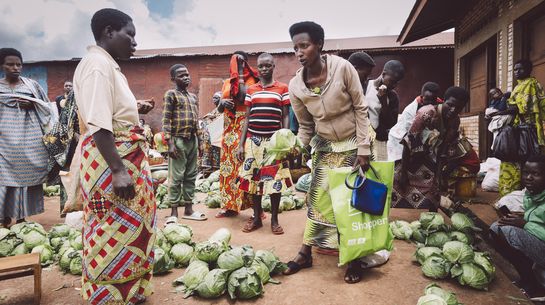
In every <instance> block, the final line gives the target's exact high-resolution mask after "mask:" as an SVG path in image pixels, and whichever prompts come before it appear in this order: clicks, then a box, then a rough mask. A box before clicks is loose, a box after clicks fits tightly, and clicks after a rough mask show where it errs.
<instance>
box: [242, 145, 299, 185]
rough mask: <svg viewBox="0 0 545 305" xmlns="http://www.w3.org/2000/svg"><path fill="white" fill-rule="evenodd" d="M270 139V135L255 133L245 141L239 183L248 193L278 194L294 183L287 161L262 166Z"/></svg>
mask: <svg viewBox="0 0 545 305" xmlns="http://www.w3.org/2000/svg"><path fill="white" fill-rule="evenodd" d="M269 141H270V138H268V137H260V136H255V135H253V136H251V137H249V138H248V139H246V143H244V144H245V145H244V156H245V157H244V162H243V164H242V166H241V167H240V170H239V185H240V189H242V190H243V191H244V192H246V193H249V194H253V195H259V196H262V195H271V194H278V193H282V192H284V191H285V190H287V189H288V188H290V187H291V186H292V185H293V183H292V181H291V174H290V169H289V164H287V162H276V164H272V165H267V166H261V163H262V161H263V159H264V157H265V149H266V147H267V145H268V143H269Z"/></svg>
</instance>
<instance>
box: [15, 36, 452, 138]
mask: <svg viewBox="0 0 545 305" xmlns="http://www.w3.org/2000/svg"><path fill="white" fill-rule="evenodd" d="M396 39H397V36H380V37H364V38H350V39H329V40H326V42H325V46H324V51H325V52H327V53H331V54H337V55H339V56H342V57H345V58H347V57H348V56H349V55H350V54H351V53H352V52H355V51H361V50H364V51H367V52H368V53H369V54H371V55H372V56H373V57H374V59H375V61H376V63H377V67H376V68H375V70H374V71H373V76H377V75H379V74H380V72H381V69H382V66H383V65H384V63H385V62H386V61H387V60H390V59H398V60H400V61H401V62H403V64H404V65H405V67H406V70H407V74H406V76H405V79H404V80H403V81H402V82H401V83H400V85H399V87H398V89H397V90H398V93H399V95H400V102H401V107H404V106H405V105H407V104H408V103H409V102H411V101H412V100H413V99H414V97H415V96H416V95H418V94H419V93H420V87H421V86H422V84H423V83H425V82H426V81H429V80H433V81H436V82H438V83H439V84H440V85H441V87H442V88H443V89H446V88H447V87H448V86H450V85H452V83H453V75H454V72H453V66H452V64H451V63H452V60H453V54H454V45H453V39H454V35H453V33H441V34H437V35H432V36H430V37H426V38H424V39H420V40H417V41H414V42H411V43H407V44H405V45H401V44H400V43H399V42H397V41H396ZM236 50H243V51H246V52H247V53H249V54H250V60H249V61H250V64H252V65H254V66H255V63H256V59H257V56H258V55H259V54H260V53H261V52H269V53H271V54H273V55H274V57H275V61H276V70H275V78H276V79H278V80H279V81H282V82H286V83H287V82H289V80H290V79H291V78H292V77H293V76H294V75H295V72H296V71H297V69H299V68H300V64H299V62H298V61H297V60H296V58H295V56H294V55H293V46H292V44H291V42H281V43H259V44H243V45H228V46H208V47H189V48H170V49H153V50H139V51H137V52H136V54H135V57H133V58H131V59H130V60H129V61H126V62H121V63H120V66H121V70H122V71H123V73H124V74H125V75H126V77H127V79H128V81H129V85H130V87H131V89H132V90H133V92H134V94H135V95H136V97H137V98H139V99H144V98H151V97H153V98H154V99H155V101H156V108H155V109H154V110H153V111H151V112H150V113H149V114H147V115H145V116H142V117H143V118H144V119H145V120H146V122H147V123H149V124H150V125H151V126H152V128H153V129H154V130H155V131H156V130H158V129H160V126H161V111H162V97H163V94H164V92H165V91H166V90H168V89H169V88H171V87H172V84H171V82H170V77H169V72H168V71H169V67H170V66H171V65H173V64H175V63H182V64H184V65H186V66H187V67H188V69H189V71H190V74H191V77H192V84H191V86H190V90H191V91H192V92H194V93H196V94H197V95H198V97H199V100H200V112H201V115H204V114H205V113H208V112H209V111H211V110H212V108H213V105H212V103H211V97H212V94H213V93H214V92H215V91H218V90H220V89H221V85H222V82H223V80H224V79H225V78H227V77H228V76H229V71H228V65H229V59H230V55H231V54H232V53H233V52H234V51H236ZM78 62H79V59H77V58H76V59H72V60H66V61H40V62H27V63H25V67H24V70H23V74H26V75H29V76H30V77H32V78H33V79H36V80H38V81H39V82H40V83H41V84H42V86H43V87H44V88H45V89H46V90H47V92H48V95H49V97H50V98H51V99H53V98H54V97H55V96H56V95H58V94H61V93H62V90H63V89H62V86H63V83H64V81H65V80H69V79H72V75H73V71H74V70H75V68H76V65H77V64H78Z"/></svg>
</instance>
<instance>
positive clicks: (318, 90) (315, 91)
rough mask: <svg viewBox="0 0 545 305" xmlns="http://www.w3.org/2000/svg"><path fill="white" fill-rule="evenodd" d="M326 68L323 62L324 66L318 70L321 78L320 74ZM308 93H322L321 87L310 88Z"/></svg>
mask: <svg viewBox="0 0 545 305" xmlns="http://www.w3.org/2000/svg"><path fill="white" fill-rule="evenodd" d="M321 62H322V59H320V63H321ZM325 66H326V63H325V62H324V65H323V66H322V69H321V70H320V76H322V74H323V73H324V68H325ZM310 91H312V92H313V93H314V94H320V93H322V87H321V86H316V87H314V88H312V89H311V90H310Z"/></svg>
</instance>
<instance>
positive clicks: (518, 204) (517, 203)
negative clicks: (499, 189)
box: [495, 189, 526, 212]
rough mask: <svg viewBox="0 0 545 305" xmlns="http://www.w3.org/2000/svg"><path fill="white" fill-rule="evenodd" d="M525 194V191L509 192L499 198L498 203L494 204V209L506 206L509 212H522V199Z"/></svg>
mask: <svg viewBox="0 0 545 305" xmlns="http://www.w3.org/2000/svg"><path fill="white" fill-rule="evenodd" d="M525 192H526V189H523V190H521V191H514V192H511V193H509V194H507V195H505V196H503V197H501V198H500V200H498V202H496V204H495V206H496V208H497V209H499V208H501V207H502V206H506V207H507V208H508V209H509V211H511V212H524V206H523V205H522V198H523V197H524V193H525Z"/></svg>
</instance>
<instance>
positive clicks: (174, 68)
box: [169, 64, 187, 78]
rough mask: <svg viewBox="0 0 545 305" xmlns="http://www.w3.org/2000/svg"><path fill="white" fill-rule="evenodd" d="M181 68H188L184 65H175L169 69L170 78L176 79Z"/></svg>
mask: <svg viewBox="0 0 545 305" xmlns="http://www.w3.org/2000/svg"><path fill="white" fill-rule="evenodd" d="M180 68H186V69H187V67H186V66H184V65H182V64H174V65H172V66H171V67H170V69H169V72H170V77H171V78H174V77H176V70H178V69H180Z"/></svg>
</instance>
